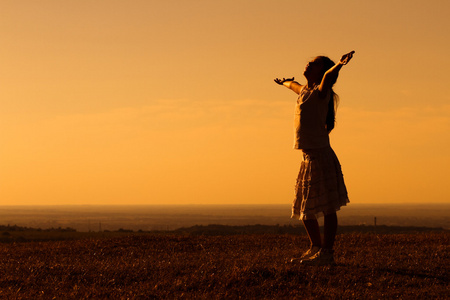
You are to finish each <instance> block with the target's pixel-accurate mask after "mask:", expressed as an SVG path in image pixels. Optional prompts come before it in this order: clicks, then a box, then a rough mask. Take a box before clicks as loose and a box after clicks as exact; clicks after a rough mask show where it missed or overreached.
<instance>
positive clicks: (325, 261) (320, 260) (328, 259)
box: [300, 248, 336, 266]
mask: <svg viewBox="0 0 450 300" xmlns="http://www.w3.org/2000/svg"><path fill="white" fill-rule="evenodd" d="M333 254H334V251H333V250H331V249H323V248H322V249H320V250H319V252H317V253H316V254H315V255H313V256H311V257H309V258H306V259H303V260H302V261H301V262H300V263H301V264H302V265H305V266H327V265H335V264H336V263H335V262H334V256H333Z"/></svg>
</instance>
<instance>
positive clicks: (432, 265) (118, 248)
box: [0, 232, 450, 299]
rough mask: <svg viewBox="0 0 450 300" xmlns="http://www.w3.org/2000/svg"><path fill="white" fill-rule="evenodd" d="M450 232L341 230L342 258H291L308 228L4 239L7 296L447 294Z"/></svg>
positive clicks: (0, 249) (2, 282)
mask: <svg viewBox="0 0 450 300" xmlns="http://www.w3.org/2000/svg"><path fill="white" fill-rule="evenodd" d="M449 245H450V234H449V233H448V232H428V233H417V234H389V235H383V234H362V233H349V234H340V235H338V237H337V241H336V248H335V254H336V261H337V263H338V264H337V266H334V267H330V266H324V267H304V266H301V265H292V264H289V263H286V261H287V260H288V259H289V258H291V257H292V256H295V255H297V254H298V253H299V252H302V251H304V250H305V249H306V248H307V247H308V240H307V237H306V236H305V235H287V234H258V235H254V234H253V235H248V234H247V235H246V234H241V235H225V236H224V235H215V236H212V235H210V236H206V235H174V234H149V233H147V234H145V233H142V234H140V235H137V234H134V235H129V236H121V237H104V238H101V239H97V238H86V239H79V240H67V241H49V242H23V243H8V244H0V257H1V259H0V297H1V298H5V299H24V298H25V299H40V298H42V299H52V298H57V299H92V298H95V299H99V298H112V299H127V298H129V299H152V298H154V299H160V298H169V299H173V298H186V299H192V298H195V299H221V298H224V299H230V298H231V299H234V298H243V299H293V298H301V299H317V298H323V299H329V298H333V299H342V298H356V299H382V298H388V299H392V298H403V299H407V298H415V299H421V298H433V299H445V298H446V297H447V296H448V286H449V279H448V278H449V272H448V265H449V263H450V258H449V255H448V253H449V250H450V246H449Z"/></svg>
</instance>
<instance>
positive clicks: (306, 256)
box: [291, 246, 320, 263]
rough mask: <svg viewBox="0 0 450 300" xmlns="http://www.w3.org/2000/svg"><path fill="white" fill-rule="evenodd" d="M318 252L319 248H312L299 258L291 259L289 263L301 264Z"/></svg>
mask: <svg viewBox="0 0 450 300" xmlns="http://www.w3.org/2000/svg"><path fill="white" fill-rule="evenodd" d="M319 251H320V247H317V246H312V247H311V248H309V249H308V251H306V252H305V253H303V254H302V256H300V257H294V258H291V263H301V262H302V261H303V260H305V259H309V258H311V257H312V256H314V255H316V254H317V253H318V252H319Z"/></svg>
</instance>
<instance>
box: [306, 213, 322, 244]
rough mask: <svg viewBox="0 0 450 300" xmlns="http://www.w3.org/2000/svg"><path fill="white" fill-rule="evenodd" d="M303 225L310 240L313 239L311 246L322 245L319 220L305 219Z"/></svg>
mask: <svg viewBox="0 0 450 300" xmlns="http://www.w3.org/2000/svg"><path fill="white" fill-rule="evenodd" d="M303 225H304V226H305V229H306V232H307V233H308V237H309V240H310V241H311V247H313V246H317V247H322V240H321V238H320V229H319V222H317V219H309V220H303Z"/></svg>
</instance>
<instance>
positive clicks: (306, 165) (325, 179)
mask: <svg viewBox="0 0 450 300" xmlns="http://www.w3.org/2000/svg"><path fill="white" fill-rule="evenodd" d="M332 98H333V95H332V92H331V90H330V91H328V93H327V95H326V97H324V98H320V97H319V90H318V86H316V87H315V88H314V89H312V90H308V89H306V87H305V86H304V87H303V89H302V90H301V92H300V96H299V97H298V99H297V103H296V106H295V144H294V148H295V149H301V150H302V152H303V160H302V162H301V165H300V172H299V174H298V177H297V182H296V185H295V199H294V203H293V206H292V216H291V218H296V219H300V220H307V219H313V218H317V217H320V216H323V215H327V214H332V213H335V212H336V211H337V210H339V209H340V207H341V206H344V205H346V204H347V203H348V202H349V199H348V195H347V189H346V187H345V183H344V177H343V175H342V170H341V165H340V163H339V160H338V158H337V157H336V154H335V153H334V151H333V149H331V146H330V140H329V137H328V131H327V128H326V125H325V124H326V116H327V112H328V102H329V101H333V99H332Z"/></svg>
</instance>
